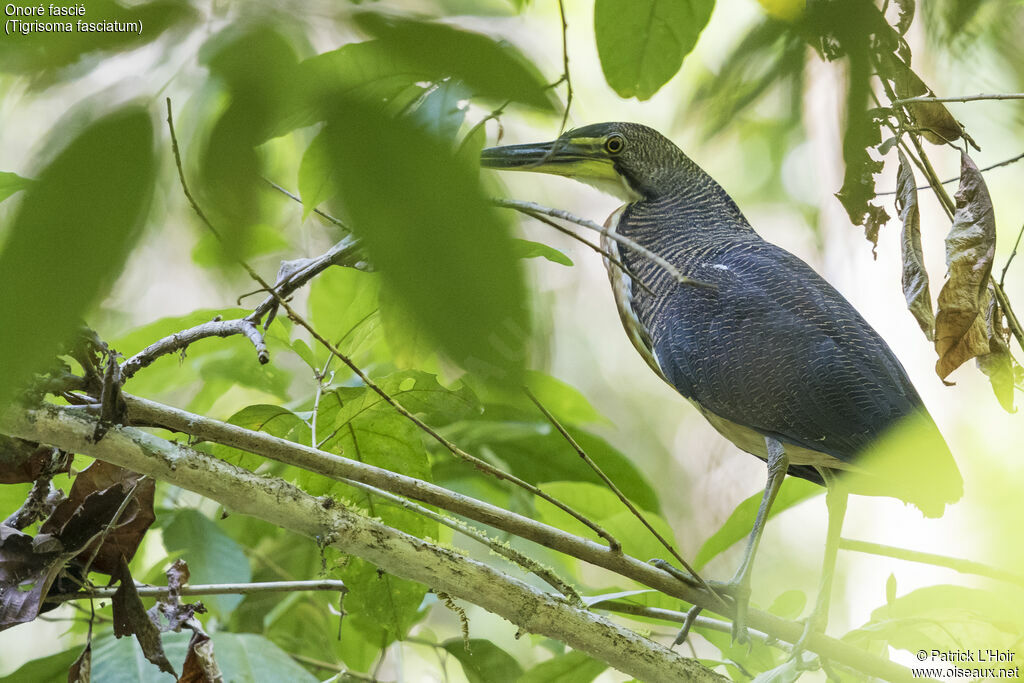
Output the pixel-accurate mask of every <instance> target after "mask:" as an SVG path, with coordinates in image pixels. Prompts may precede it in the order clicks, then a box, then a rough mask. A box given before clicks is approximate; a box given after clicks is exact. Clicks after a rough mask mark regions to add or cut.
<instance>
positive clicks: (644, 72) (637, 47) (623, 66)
mask: <svg viewBox="0 0 1024 683" xmlns="http://www.w3.org/2000/svg"><path fill="white" fill-rule="evenodd" d="M714 6H715V3H714V0H597V1H596V2H595V3H594V36H595V38H596V39H597V53H598V56H600V58H601V68H602V69H603V70H604V77H605V80H607V81H608V85H610V86H611V87H612V88H613V89H614V90H615V92H617V93H618V94H619V96H620V97H636V98H637V99H641V100H646V99H649V98H650V97H651V96H652V95H654V93H656V92H658V90H659V89H660V88H661V86H663V85H665V84H666V83H668V81H669V80H670V79H671V78H672V77H673V76H675V75H676V72H677V71H679V67H681V66H682V65H683V58H684V57H685V56H686V55H688V54H689V53H690V50H692V49H693V46H694V45H696V44H697V38H698V37H699V36H700V33H701V31H703V30H704V27H705V26H706V25H707V23H708V20H709V19H710V18H711V10H712V9H713V8H714Z"/></svg>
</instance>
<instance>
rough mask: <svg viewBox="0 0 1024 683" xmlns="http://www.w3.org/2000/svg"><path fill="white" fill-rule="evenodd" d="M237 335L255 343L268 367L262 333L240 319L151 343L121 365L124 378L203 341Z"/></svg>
mask: <svg viewBox="0 0 1024 683" xmlns="http://www.w3.org/2000/svg"><path fill="white" fill-rule="evenodd" d="M236 334H240V335H244V336H245V338H246V339H248V340H249V341H250V342H252V345H253V347H255V349H256V359H257V360H258V361H259V362H260V365H266V364H267V363H268V362H269V361H270V352H269V351H267V345H266V342H264V341H263V335H262V334H260V331H259V329H258V328H257V327H256V326H255V325H254V324H253V323H252V322H251V321H249V320H248V319H246V318H239V319H237V320H219V319H215V320H211V321H210V322H207V323H202V324H200V325H196V326H195V327H190V328H189V329H187V330H181V331H180V332H175V333H174V334H171V335H168V336H166V337H164V338H163V339H161V340H159V341H156V342H154V343H152V344H150V345H149V346H147V347H146V348H144V349H143V350H142V351H139V352H138V353H137V354H135V355H134V356H132V357H131V358H129V359H128V360H126V361H125V362H124V363H123V364H122V365H121V378H122V379H124V380H126V379H128V378H130V377H132V376H133V375H134V374H135V373H136V372H138V371H139V370H141V369H142V368H144V367H146V366H148V365H150V364H152V363H153V361H155V360H156V359H157V358H160V357H161V356H166V355H167V354H170V353H174V352H175V351H180V350H183V349H185V348H187V347H188V346H189V345H191V344H194V343H195V342H197V341H199V340H200V339H207V338H209V337H232V336H234V335H236Z"/></svg>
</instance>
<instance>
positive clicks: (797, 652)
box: [789, 614, 832, 679]
mask: <svg viewBox="0 0 1024 683" xmlns="http://www.w3.org/2000/svg"><path fill="white" fill-rule="evenodd" d="M824 632H825V628H824V625H823V624H822V622H821V619H819V618H818V615H817V614H812V615H811V617H810V618H809V619H807V621H805V622H804V631H803V633H802V634H800V639H799V640H797V641H796V643H794V644H793V650H792V652H790V654H789V661H791V662H795V663H796V666H797V668H799V669H800V670H811V669H818V668H824V669H825V670H826V673H828V675H829V678H830V679H831V678H832V674H830V673H829V672H828V668H827V667H826V666H825V661H824V660H823V659H820V658H819V657H818V655H815V654H814V653H813V652H809V651H808V650H807V643H808V642H809V641H810V639H811V637H813V636H816V635H821V634H823V633H824ZM804 655H807V656H806V657H805V656H804Z"/></svg>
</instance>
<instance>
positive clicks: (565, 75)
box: [558, 0, 572, 135]
mask: <svg viewBox="0 0 1024 683" xmlns="http://www.w3.org/2000/svg"><path fill="white" fill-rule="evenodd" d="M558 16H559V17H560V18H561V19H562V80H563V81H565V90H566V94H565V111H564V112H562V125H561V127H560V128H559V130H558V134H559V135H561V134H562V133H564V132H565V124H566V123H567V122H568V121H569V109H570V108H572V77H571V76H570V75H569V23H568V22H567V21H566V20H565V0H558Z"/></svg>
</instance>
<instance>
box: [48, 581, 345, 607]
mask: <svg viewBox="0 0 1024 683" xmlns="http://www.w3.org/2000/svg"><path fill="white" fill-rule="evenodd" d="M117 590H118V589H117V587H116V586H113V587H109V588H93V589H91V590H88V591H84V592H81V593H59V594H56V595H47V596H46V599H47V600H59V601H61V602H67V601H69V600H87V599H90V598H109V597H113V595H114V593H116V592H117ZM135 590H136V591H137V592H138V594H139V595H140V596H141V597H144V598H166V597H167V595H168V594H169V593H170V590H171V589H170V588H169V587H167V586H151V585H149V584H145V583H136V584H135ZM301 591H332V592H341V593H346V592H348V586H346V585H345V583H344V582H343V581H339V580H336V579H321V580H315V581H263V582H256V583H209V584H196V585H194V586H188V585H186V586H182V587H181V588H179V589H178V590H177V594H178V595H252V594H254V593H298V592H301Z"/></svg>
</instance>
